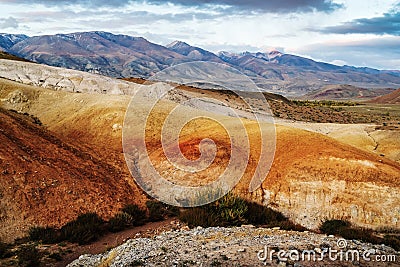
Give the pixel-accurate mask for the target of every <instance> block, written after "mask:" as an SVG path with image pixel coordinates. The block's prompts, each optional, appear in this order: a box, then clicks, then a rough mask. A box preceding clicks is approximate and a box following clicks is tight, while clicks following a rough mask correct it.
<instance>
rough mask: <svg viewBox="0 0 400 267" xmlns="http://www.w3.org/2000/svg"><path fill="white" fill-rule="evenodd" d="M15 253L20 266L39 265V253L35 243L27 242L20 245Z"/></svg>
mask: <svg viewBox="0 0 400 267" xmlns="http://www.w3.org/2000/svg"><path fill="white" fill-rule="evenodd" d="M16 255H17V258H18V263H19V265H20V266H26V267H30V266H32V267H33V266H39V265H40V258H41V253H39V251H38V249H37V248H36V246H35V244H28V245H23V246H21V247H20V248H19V249H18V250H17V251H16Z"/></svg>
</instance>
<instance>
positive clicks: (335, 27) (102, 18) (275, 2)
mask: <svg viewBox="0 0 400 267" xmlns="http://www.w3.org/2000/svg"><path fill="white" fill-rule="evenodd" d="M97 30H100V31H108V32H111V33H114V34H127V35H133V36H142V37H145V38H146V39H148V40H149V41H151V42H154V43H158V44H162V45H166V44H168V43H170V42H172V41H175V40H180V41H184V42H187V43H189V44H191V45H195V46H199V47H202V48H204V49H207V50H210V51H212V52H218V51H229V52H243V51H250V52H256V51H261V52H268V51H271V50H279V51H281V52H284V53H289V54H296V55H300V56H305V57H308V58H312V59H314V60H319V61H324V62H329V63H333V64H336V65H352V66H367V67H373V68H378V69H397V70H399V69H400V0H217V1H210V0H202V1H200V0H171V1H168V0H167V1H165V0H147V1H141V0H123V1H118V0H83V1H78V0H0V32H3V33H22V34H27V35H29V36H35V35H47V34H56V33H71V32H81V31H97Z"/></svg>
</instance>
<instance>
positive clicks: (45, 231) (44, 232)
mask: <svg viewBox="0 0 400 267" xmlns="http://www.w3.org/2000/svg"><path fill="white" fill-rule="evenodd" d="M28 235H29V240H31V241H42V242H43V243H45V244H55V243H58V242H60V234H59V232H58V231H57V230H56V229H54V228H52V227H41V226H38V227H32V228H30V229H29V233H28Z"/></svg>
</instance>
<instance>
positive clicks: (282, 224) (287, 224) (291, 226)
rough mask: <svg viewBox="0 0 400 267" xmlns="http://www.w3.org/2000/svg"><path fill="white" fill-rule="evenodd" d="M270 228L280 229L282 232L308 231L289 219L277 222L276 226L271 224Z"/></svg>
mask: <svg viewBox="0 0 400 267" xmlns="http://www.w3.org/2000/svg"><path fill="white" fill-rule="evenodd" d="M270 227H279V228H280V229H282V230H287V231H298V232H301V231H305V230H307V228H305V227H304V226H301V225H300V224H297V223H294V222H292V221H290V220H288V219H286V220H284V221H279V222H276V223H275V224H271V225H270Z"/></svg>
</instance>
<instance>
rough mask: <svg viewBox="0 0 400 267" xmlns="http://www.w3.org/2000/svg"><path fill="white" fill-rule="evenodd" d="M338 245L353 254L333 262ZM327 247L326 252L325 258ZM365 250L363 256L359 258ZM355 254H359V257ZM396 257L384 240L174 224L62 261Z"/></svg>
mask: <svg viewBox="0 0 400 267" xmlns="http://www.w3.org/2000/svg"><path fill="white" fill-rule="evenodd" d="M345 246H346V247H345ZM325 249H326V250H325ZM273 250H274V251H273ZM279 250H280V251H282V252H288V251H289V250H290V251H291V254H290V255H292V256H290V258H289V256H288V255H283V254H281V255H280V258H279V259H278V257H277V254H278V251H279ZM324 250H325V251H326V252H325V253H323V251H324ZM341 250H342V251H343V252H346V251H347V250H351V251H353V253H355V254H354V258H352V256H349V257H347V256H346V257H347V258H345V257H343V260H340V265H338V264H339V258H336V260H335V256H336V257H338V256H339V255H338V251H341ZM328 251H331V253H330V255H331V257H330V258H329V257H328V253H327V252H328ZM366 251H367V252H369V254H368V257H364V258H363V257H362V255H363V253H364V252H366ZM271 253H272V254H271ZM297 255H298V257H297ZM303 255H304V256H303ZM356 255H359V256H360V257H359V258H358V259H359V260H357V256H356ZM365 255H366V254H364V256H365ZM380 255H385V256H384V257H385V259H387V258H388V256H390V258H391V263H389V261H388V262H376V261H375V260H374V259H378V258H380V257H381V256H380ZM391 255H393V256H394V257H392V256H391ZM285 256H286V259H285ZM398 257H399V252H396V251H395V250H393V249H392V248H390V247H387V246H385V245H371V244H367V243H362V242H359V241H357V240H352V241H350V240H344V239H338V238H336V237H334V236H326V235H321V234H315V233H309V232H292V231H280V230H278V229H265V228H254V227H253V226H251V225H244V226H242V227H234V228H221V227H213V228H201V227H197V228H195V229H192V230H184V229H178V230H175V231H168V232H164V233H163V234H161V235H158V236H156V237H154V238H135V239H131V240H128V241H127V242H126V243H124V244H122V245H121V246H119V247H116V248H114V249H112V250H110V251H108V252H105V253H103V254H98V255H89V254H85V255H82V256H80V257H79V259H77V260H75V261H73V262H72V263H70V264H69V265H68V266H69V267H79V266H112V267H114V266H118V267H120V266H229V267H231V266H264V265H266V266H354V265H356V264H357V265H360V266H387V264H394V265H396V263H397V262H398V261H396V258H398ZM332 259H333V260H332ZM316 262H318V265H315V264H316Z"/></svg>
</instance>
